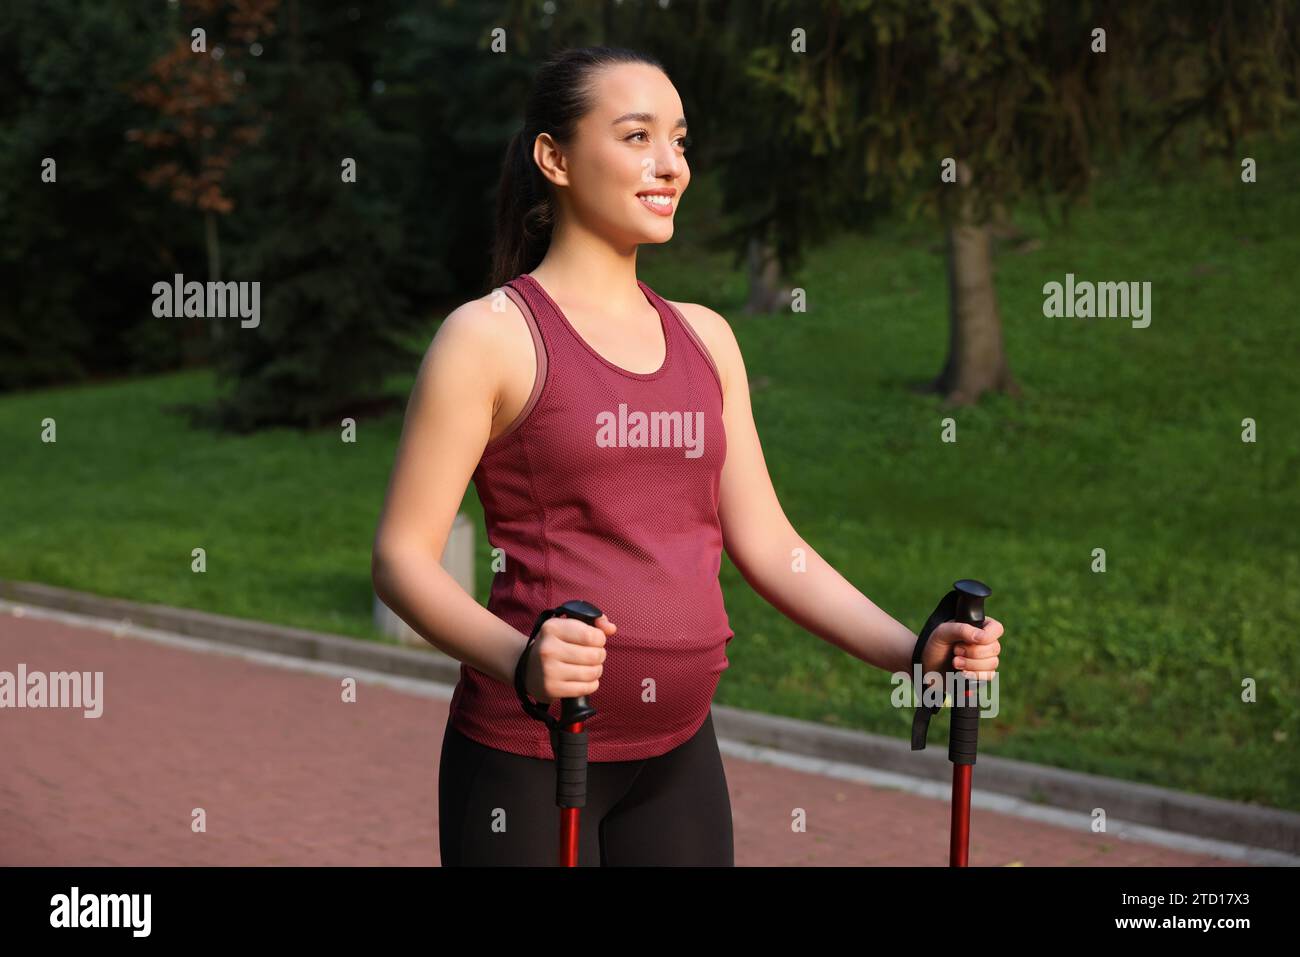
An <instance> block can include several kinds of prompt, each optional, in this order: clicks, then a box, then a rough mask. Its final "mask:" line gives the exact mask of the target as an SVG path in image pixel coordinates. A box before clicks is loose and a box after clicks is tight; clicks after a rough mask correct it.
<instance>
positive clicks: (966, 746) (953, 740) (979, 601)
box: [948, 578, 993, 764]
mask: <svg viewBox="0 0 1300 957" xmlns="http://www.w3.org/2000/svg"><path fill="white" fill-rule="evenodd" d="M952 587H953V589H954V590H955V591H956V592H957V611H956V614H955V615H954V617H953V621H960V622H965V623H966V624H968V625H974V626H975V627H976V628H983V627H984V599H985V598H988V597H989V595H991V594H993V590H992V589H991V588H989V586H988V585H986V584H984V583H983V582H981V581H976V580H975V579H973V578H963V579H961V580H960V581H958V582H954V583H953V586H952ZM983 683H984V682H983V681H981V680H965V681H964V687H965V699H966V700H965V701H957V700H954V701H953V707H952V721H951V723H950V725H949V727H948V760H949V761H951V762H952V763H953V764H974V763H975V752H976V750H977V749H978V748H979V737H980V705H979V691H980V687H981V686H982V685H983Z"/></svg>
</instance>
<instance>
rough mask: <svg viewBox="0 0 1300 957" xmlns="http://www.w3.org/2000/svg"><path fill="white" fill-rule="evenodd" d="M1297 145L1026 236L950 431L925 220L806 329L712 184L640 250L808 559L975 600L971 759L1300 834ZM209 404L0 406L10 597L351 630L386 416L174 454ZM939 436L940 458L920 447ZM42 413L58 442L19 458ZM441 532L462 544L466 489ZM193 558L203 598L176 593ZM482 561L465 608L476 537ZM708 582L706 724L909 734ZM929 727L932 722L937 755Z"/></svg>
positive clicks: (1001, 270) (890, 238)
mask: <svg viewBox="0 0 1300 957" xmlns="http://www.w3.org/2000/svg"><path fill="white" fill-rule="evenodd" d="M1287 149H1288V148H1284V147H1283V146H1261V147H1260V148H1259V149H1258V150H1257V151H1256V152H1255V153H1254V154H1253V155H1256V156H1257V158H1260V169H1261V182H1260V183H1258V184H1255V185H1251V186H1243V185H1242V184H1240V183H1239V182H1237V181H1236V179H1235V178H1234V175H1233V172H1232V170H1231V169H1227V170H1225V169H1224V168H1217V167H1216V168H1209V167H1206V168H1204V169H1202V170H1201V171H1200V172H1196V173H1193V174H1189V173H1185V172H1179V173H1174V174H1165V173H1155V172H1151V171H1145V170H1139V169H1135V168H1132V167H1129V168H1126V169H1123V170H1121V171H1119V172H1116V173H1114V174H1111V175H1109V176H1106V177H1103V178H1102V179H1101V180H1100V181H1099V183H1098V187H1097V189H1096V192H1095V194H1094V197H1093V201H1092V203H1091V205H1089V206H1087V207H1084V208H1080V209H1077V210H1076V211H1075V213H1074V214H1073V215H1072V217H1071V219H1070V222H1069V224H1068V226H1063V225H1061V224H1052V225H1047V224H1045V223H1043V222H1042V221H1041V220H1039V219H1037V218H1036V217H1035V216H1034V215H1032V213H1030V212H1026V213H1025V214H1024V215H1022V216H1020V217H1019V218H1018V222H1020V223H1021V225H1023V226H1025V227H1027V228H1029V229H1030V230H1031V231H1032V232H1033V233H1034V234H1035V235H1036V236H1037V237H1038V238H1039V239H1040V240H1041V241H1042V243H1041V246H1040V247H1038V248H1037V249H1035V250H1034V251H1032V252H1024V253H1017V252H1014V251H1011V250H1007V251H1004V252H1002V253H1001V254H1000V257H999V261H998V276H997V283H998V291H999V296H1000V303H1001V310H1002V317H1003V322H1004V324H1005V329H1006V339H1007V349H1008V353H1009V356H1010V361H1011V365H1012V369H1013V371H1014V372H1015V374H1016V376H1017V377H1018V379H1019V381H1020V382H1021V384H1022V386H1023V387H1024V390H1025V395H1024V397H1023V398H1022V399H1021V400H1019V401H1016V400H1011V399H1007V398H1002V397H994V398H991V399H987V400H986V401H984V402H983V403H982V404H981V405H979V406H978V407H977V408H972V409H965V410H960V411H956V412H948V411H945V410H943V409H942V408H941V407H940V404H939V400H938V399H937V398H936V397H930V396H921V395H917V394H915V393H913V392H912V391H910V390H909V388H908V385H909V383H911V382H913V381H915V380H919V379H922V378H925V377H928V376H930V375H932V374H933V373H934V372H935V371H936V370H937V369H938V368H939V366H940V364H941V363H942V360H943V357H944V350H945V347H946V342H947V330H946V312H945V310H946V307H947V295H948V293H947V289H946V286H945V282H944V269H943V260H942V258H941V256H940V255H939V254H938V253H937V252H935V246H936V244H937V243H938V242H939V240H940V238H941V237H940V234H939V233H938V231H937V229H936V227H935V226H933V225H932V224H929V223H926V222H923V221H918V222H915V223H901V222H900V223H891V224H889V225H888V226H884V227H880V228H877V229H873V230H871V231H870V232H869V233H867V234H866V235H853V236H848V235H846V236H841V237H838V238H835V239H833V240H830V241H828V242H827V244H826V245H824V246H823V247H822V248H820V249H818V250H816V251H815V252H814V254H813V255H811V256H810V263H809V265H808V266H807V268H805V269H804V270H803V272H802V273H801V275H800V276H799V277H798V285H800V286H802V287H803V288H805V289H806V290H807V292H808V297H809V302H810V310H809V312H807V313H806V314H800V315H773V316H762V317H744V316H742V315H741V313H740V311H739V304H740V303H741V302H742V301H743V294H744V289H743V279H742V278H741V277H740V276H739V275H737V274H736V273H735V272H733V271H732V270H731V269H730V267H729V263H728V261H727V260H725V259H724V258H722V257H718V256H711V255H709V254H707V253H705V252H702V251H701V250H700V249H699V248H698V247H697V246H695V245H692V238H691V237H692V234H693V233H694V232H696V231H698V230H699V229H700V228H702V227H703V226H704V224H705V223H706V222H707V202H706V200H707V192H705V191H704V190H703V189H701V190H700V191H699V192H698V194H697V195H698V196H699V197H700V199H699V201H697V204H696V206H695V207H694V208H692V207H691V206H690V204H689V203H688V204H687V209H685V210H684V211H683V216H685V217H686V218H685V219H684V220H683V221H682V222H681V223H680V224H679V237H680V239H675V240H674V243H673V244H671V245H670V246H669V247H666V248H664V249H646V250H643V251H642V267H643V268H642V276H643V278H644V279H645V280H646V281H647V282H648V283H650V285H652V286H653V287H654V288H655V289H656V290H657V291H659V292H660V293H661V294H663V295H665V296H667V297H668V298H671V299H677V300H687V301H697V302H704V303H707V304H709V305H711V306H712V307H714V308H716V309H717V310H719V311H720V312H721V313H722V314H723V315H726V316H727V317H728V318H729V319H730V321H731V322H732V325H733V327H734V328H735V330H736V333H737V336H738V337H739V339H740V342H741V346H742V348H743V350H744V354H745V357H746V362H747V364H748V367H749V372H750V376H751V378H752V379H754V380H756V382H757V386H756V389H755V392H754V397H753V401H754V407H755V415H756V418H757V422H758V425H759V431H760V435H761V437H762V440H763V444H764V451H765V454H766V456H767V460H768V463H769V466H770V468H771V470H772V477H773V480H774V482H775V485H776V488H777V491H778V493H779V495H780V498H781V501H782V504H783V506H784V508H785V510H786V513H787V514H788V515H789V517H790V519H791V521H792V522H794V524H795V526H796V528H797V529H798V530H799V532H800V533H801V534H802V535H803V536H804V537H805V538H806V539H807V540H808V541H809V542H810V543H811V544H812V545H813V546H814V547H815V548H817V549H818V550H819V551H820V552H821V553H822V554H823V555H824V556H825V557H826V558H827V560H829V561H830V562H831V563H832V564H833V565H834V566H835V567H836V568H838V569H839V570H840V571H841V572H842V573H843V574H844V575H845V577H846V578H848V579H849V580H850V581H852V582H853V583H854V584H855V585H856V586H857V587H859V588H860V589H861V590H862V591H863V592H864V593H866V594H867V595H868V596H870V597H871V598H872V599H873V600H874V601H875V602H876V603H877V604H879V605H880V606H881V607H883V608H884V609H885V610H887V611H888V612H890V613H891V614H893V615H894V616H895V617H897V618H899V619H900V620H901V621H903V622H904V623H906V624H907V625H908V626H909V627H911V628H913V629H915V628H918V627H920V625H921V623H922V621H923V620H924V618H925V616H926V615H927V614H928V613H929V611H930V610H931V608H932V607H933V605H934V603H935V602H936V601H937V600H938V598H939V597H940V596H941V594H942V593H943V592H944V591H946V590H947V588H948V587H950V585H951V583H952V581H953V580H954V579H956V578H959V577H964V576H971V577H978V578H981V579H983V580H984V581H986V582H988V583H989V584H990V585H991V586H992V588H993V596H992V598H991V599H990V600H989V604H988V611H989V614H991V615H992V616H994V617H996V618H998V619H999V620H1001V621H1002V622H1003V623H1004V625H1005V627H1006V635H1005V637H1004V639H1003V648H1004V652H1003V661H1002V667H1001V671H1002V680H1001V689H1000V690H1001V701H1000V706H1001V713H1000V714H999V715H998V717H997V718H996V719H994V720H991V721H987V722H985V723H984V725H983V730H982V740H981V744H982V751H983V752H984V753H988V754H998V755H1003V756H1007V757H1014V758H1021V759H1026V760H1032V761H1040V762H1045V763H1048V764H1054V765H1059V766H1062V767H1068V768H1073V769H1077V770H1081V771H1089V772H1094V773H1100V774H1109V775H1115V776H1118V777H1123V778H1128V779H1130V780H1135V781H1144V782H1150V783H1155V784H1162V785H1167V786H1171V787H1175V788H1181V789H1186V790H1192V791H1197V792H1201V793H1205V794H1210V795H1216V796H1220V797H1225V798H1233V799H1238V800H1247V801H1254V802H1258V803H1261V804H1267V805H1273V806H1278V807H1284V808H1290V809H1300V761H1297V758H1296V741H1297V738H1300V695H1298V692H1300V682H1298V681H1297V672H1298V671H1300V653H1297V643H1298V639H1300V559H1298V558H1297V555H1298V554H1300V547H1298V546H1300V529H1298V528H1297V508H1296V502H1297V500H1298V499H1300V496H1298V495H1297V482H1296V480H1295V475H1296V470H1297V465H1298V464H1300V441H1298V440H1297V435H1296V429H1295V418H1296V415H1297V413H1298V412H1300V401H1298V398H1300V397H1298V396H1297V388H1296V381H1297V375H1296V367H1297V360H1298V359H1300V355H1297V348H1296V333H1295V332H1294V323H1295V308H1296V304H1297V301H1298V300H1300V296H1298V293H1300V278H1298V277H1297V262H1300V238H1297V236H1296V233H1295V230H1294V228H1293V227H1294V224H1296V223H1298V222H1300V190H1297V189H1296V188H1295V184H1294V177H1293V176H1288V175H1287V174H1285V173H1284V172H1283V170H1284V169H1291V170H1294V162H1293V160H1290V159H1289V158H1288V151H1287ZM1195 168H1196V167H1194V166H1191V167H1184V169H1195ZM699 183H700V185H701V186H703V185H704V181H703V179H701V180H699ZM693 189H694V187H693ZM701 210H703V211H701ZM1067 272H1072V273H1074V274H1075V276H1076V278H1077V279H1081V280H1084V279H1086V280H1094V281H1101V280H1115V281H1119V280H1125V281H1127V280H1136V281H1143V280H1148V281H1150V282H1151V283H1152V284H1153V318H1152V322H1151V325H1150V327H1149V328H1147V329H1134V328H1132V327H1131V326H1130V324H1129V322H1128V321H1127V320H1081V319H1049V318H1045V317H1044V316H1043V315H1042V302H1043V293H1042V287H1043V284H1044V283H1045V282H1048V281H1051V280H1057V281H1064V278H1065V274H1066V273H1067ZM432 331H433V325H432V323H431V326H430V334H432ZM416 361H418V360H413V362H412V369H411V373H412V375H411V376H406V377H402V378H401V379H400V380H399V381H395V382H394V387H395V388H396V389H398V390H402V391H405V390H407V389H409V387H410V384H411V381H412V377H413V374H414V371H415V364H416ZM213 388H214V385H213V382H212V379H211V377H210V376H209V375H208V374H207V373H204V372H197V373H194V372H192V373H184V374H176V375H167V376H161V377H154V378H147V379H139V380H134V381H122V382H116V383H110V384H97V385H94V386H87V387H76V388H64V389H54V390H48V391H42V392H38V393H29V394H22V395H11V396H7V397H4V398H2V399H0V443H2V448H3V463H2V467H0V500H2V501H3V503H4V504H3V506H0V516H2V517H3V521H0V527H2V528H3V535H2V536H0V576H3V577H7V578H14V579H25V580H35V581H43V582H48V583H51V584H55V585H62V586H67V587H72V588H78V589H83V590H87V591H92V592H98V593H102V594H106V595H116V596H123V597H127V598H132V599H138V600H142V601H150V602H164V603H168V604H174V605H180V606H186V607H191V608H201V609H206V610H210V611H216V612H221V613H225V614H231V615H237V616H241V617H249V618H258V619H264V620H267V621H272V622H278V623H283V624H288V625H297V626H302V627H308V628H314V629H321V630H326V631H333V632H338V633H343V634H348V635H354V636H357V637H361V638H375V637H376V635H375V632H374V631H373V629H372V627H371V625H370V609H371V605H370V602H371V592H370V581H369V562H370V546H371V541H372V536H373V533H374V529H375V523H376V520H377V517H378V512H379V509H380V506H381V500H382V496H383V493H384V489H385V485H386V482H387V478H388V472H389V469H390V468H391V465H392V460H393V452H394V449H395V446H396V442H397V437H398V434H399V429H400V426H401V421H400V416H398V415H390V416H388V417H386V418H383V419H375V420H363V421H362V422H361V424H360V428H359V440H358V441H357V443H356V444H344V443H342V442H341V441H340V440H339V435H338V432H337V431H335V430H325V431H320V432H316V433H309V434H302V433H298V432H292V431H284V430H277V431H268V432H264V433H261V434H257V435H254V436H250V437H233V436H218V435H214V434H212V433H208V432H203V431H192V430H189V429H188V428H187V427H186V425H185V421H184V419H183V418H182V417H181V416H180V415H178V414H176V413H175V412H174V411H172V410H173V409H174V407H175V406H176V405H178V404H180V403H183V402H191V401H202V400H204V399H206V398H208V397H210V396H211V395H212V394H213ZM949 414H951V415H953V416H954V418H955V419H956V420H957V428H958V441H957V443H956V444H944V443H942V442H941V441H940V428H941V419H942V418H943V417H944V416H946V415H949ZM46 417H52V418H54V419H55V420H56V421H57V424H58V442H57V444H53V445H50V444H43V443H41V442H40V441H39V433H40V427H41V421H42V419H44V418H46ZM1246 417H1251V418H1254V419H1255V420H1256V422H1257V423H1258V434H1259V438H1258V441H1257V442H1256V443H1254V444H1246V443H1243V442H1242V441H1241V421H1242V419H1243V418H1246ZM464 508H465V510H466V511H467V512H469V513H470V514H471V515H472V516H473V517H474V519H475V520H476V522H478V523H479V527H480V530H481V527H482V513H481V509H480V508H479V506H478V503H477V501H476V499H475V496H474V491H473V488H472V487H471V488H470V489H469V490H468V491H467V496H466V501H465V505H464ZM196 546H202V547H203V548H205V549H206V550H207V563H208V565H207V573H206V574H202V575H198V574H194V573H192V572H191V571H190V553H191V549H193V548H195V547H196ZM478 547H479V556H480V563H479V569H480V570H481V573H480V576H479V580H478V593H479V598H480V600H483V601H486V598H487V593H488V585H489V574H488V572H487V569H488V567H489V564H488V546H487V542H486V541H485V540H484V539H483V537H482V535H481V534H480V535H479V540H478ZM1097 548H1104V549H1105V550H1106V563H1107V570H1106V572H1105V573H1104V574H1097V573H1094V572H1092V571H1091V563H1092V552H1093V550H1094V549H1097ZM723 585H724V588H725V592H726V598H727V606H728V610H729V613H730V616H731V623H732V626H733V627H734V629H735V631H736V638H735V640H734V641H733V642H732V643H731V645H730V648H729V654H730V658H731V664H732V667H731V668H730V670H729V671H728V672H727V673H726V675H725V676H724V678H723V681H722V684H721V686H720V689H719V692H718V696H717V700H718V701H719V702H721V703H724V704H729V705H736V706H740V707H746V708H753V709H757V710H760V711H766V712H772V713H777V714H783V715H790V716H794V717H798V718H805V719H810V720H814V721H821V722H826V723H829V724H834V725H838V726H842V727H848V728H860V729H865V730H870V731H876V732H883V733H886V734H892V735H895V736H897V737H900V738H905V737H906V736H907V733H908V728H909V724H910V712H906V711H898V710H895V709H893V708H891V707H890V705H889V692H890V690H891V688H890V683H889V678H888V676H887V675H885V674H884V673H882V672H878V671H875V670H873V669H870V668H868V667H867V666H865V665H863V664H862V663H860V662H858V661H857V660H856V659H853V658H851V657H849V656H848V655H846V654H844V653H843V652H841V651H839V650H838V649H837V648H834V647H832V646H831V645H829V644H828V643H826V642H823V641H820V640H819V639H817V638H816V637H815V636H813V635H810V634H808V633H807V632H804V631H802V630H801V629H799V628H798V627H797V626H795V625H794V624H793V623H792V622H790V621H789V620H787V619H785V618H784V617H783V616H781V615H780V614H779V613H778V612H776V611H775V610H774V609H773V608H772V607H771V606H769V605H767V604H766V603H765V602H764V601H763V600H762V599H761V598H760V597H759V596H758V595H757V594H756V593H754V592H753V591H752V590H751V589H750V588H749V586H748V585H747V584H746V583H745V582H744V580H743V579H742V578H741V577H740V575H739V574H738V572H737V571H736V570H735V568H734V567H733V566H732V565H731V564H730V563H729V562H726V561H724V564H723ZM1246 679H1253V681H1254V682H1255V684H1256V687H1257V691H1256V696H1257V700H1256V701H1254V702H1253V703H1245V702H1243V701H1242V700H1241V696H1242V685H1243V681H1245V680H1246ZM946 730H947V719H946V717H941V718H939V719H937V724H936V727H935V728H934V729H933V730H932V732H931V741H932V742H934V744H933V745H932V746H933V747H937V748H943V746H944V742H945V741H946Z"/></svg>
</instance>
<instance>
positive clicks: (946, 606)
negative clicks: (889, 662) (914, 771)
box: [912, 588, 957, 751]
mask: <svg viewBox="0 0 1300 957" xmlns="http://www.w3.org/2000/svg"><path fill="white" fill-rule="evenodd" d="M956 617H957V589H955V588H954V589H953V590H952V591H950V592H948V594H946V595H944V596H943V598H942V599H940V601H939V604H938V605H937V606H935V609H934V612H933V614H931V615H930V617H929V618H928V619H926V622H925V626H924V627H923V628H922V629H921V633H920V634H919V635H918V636H917V638H916V646H915V647H914V648H913V649H912V674H913V675H915V676H917V677H918V680H917V682H916V710H915V711H914V712H913V713H912V750H913V751H922V750H924V749H925V739H926V737H927V735H928V734H929V731H930V719H931V718H932V717H934V716H935V715H936V714H938V713H939V709H940V708H942V707H943V706H942V705H941V704H939V705H926V704H925V703H924V694H923V693H924V690H925V673H924V672H923V671H921V670H920V667H921V653H922V651H923V650H924V649H925V643H926V642H927V641H929V639H930V634H931V633H932V632H933V631H934V630H935V629H936V628H938V627H939V626H940V625H942V624H943V623H944V622H946V621H952V620H954V619H955V618H956Z"/></svg>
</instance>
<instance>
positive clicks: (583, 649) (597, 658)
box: [554, 641, 607, 667]
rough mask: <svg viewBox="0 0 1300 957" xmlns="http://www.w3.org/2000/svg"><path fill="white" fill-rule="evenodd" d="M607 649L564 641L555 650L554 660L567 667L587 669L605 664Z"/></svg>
mask: <svg viewBox="0 0 1300 957" xmlns="http://www.w3.org/2000/svg"><path fill="white" fill-rule="evenodd" d="M606 653H607V652H606V649H604V648H601V647H598V646H596V645H579V644H575V643H574V642H571V641H562V642H560V643H559V644H558V645H556V648H555V656H554V660H555V661H559V662H562V663H564V664H566V665H578V666H582V667H587V666H590V665H602V664H604V663H605V655H606Z"/></svg>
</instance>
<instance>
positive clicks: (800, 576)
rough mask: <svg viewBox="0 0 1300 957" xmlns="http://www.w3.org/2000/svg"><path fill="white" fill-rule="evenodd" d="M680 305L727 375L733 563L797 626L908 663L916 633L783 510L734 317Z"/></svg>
mask: <svg viewBox="0 0 1300 957" xmlns="http://www.w3.org/2000/svg"><path fill="white" fill-rule="evenodd" d="M678 305H679V307H680V308H682V309H683V311H684V312H686V314H687V315H688V316H689V317H690V318H691V320H692V322H693V323H694V324H695V327H696V330H697V331H698V332H699V333H700V336H701V338H702V339H704V341H705V342H706V344H707V345H708V346H709V349H710V352H711V353H712V354H713V357H714V360H715V362H716V364H717V366H718V373H719V377H720V378H721V379H722V384H723V425H724V427H725V428H726V432H727V458H726V462H725V464H724V465H723V469H722V480H721V493H720V504H719V509H718V514H719V518H720V519H721V522H722V536H723V543H724V545H725V547H726V549H727V555H728V556H729V557H730V558H731V561H732V563H733V564H734V565H735V566H736V568H737V569H739V571H740V573H741V574H742V575H743V576H744V577H745V580H746V581H747V582H749V584H750V586H751V587H752V588H753V589H754V591H756V592H758V593H759V594H760V595H762V596H763V598H764V599H765V600H766V601H767V602H769V603H770V604H771V605H772V606H773V607H775V608H776V609H777V610H778V611H780V612H781V613H782V614H784V615H785V616H786V617H788V618H789V619H791V620H792V621H794V622H795V623H796V624H798V625H799V626H800V627H802V628H804V629H806V630H807V631H810V632H812V633H813V634H815V635H817V636H819V637H820V638H823V639H824V640H826V641H829V642H830V643H831V644H833V645H836V646H837V647H839V648H842V649H843V650H844V651H846V652H848V653H849V654H851V655H853V656H855V657H857V658H860V659H861V660H863V661H866V662H868V663H870V664H872V665H875V666H876V667H878V668H883V669H885V670H887V671H890V672H893V671H910V670H911V666H912V649H913V647H914V646H915V644H916V638H917V636H916V634H915V633H914V632H912V631H911V630H909V629H908V628H907V627H906V626H904V625H903V624H901V623H900V622H898V621H896V620H895V619H893V618H891V617H890V616H889V615H888V614H886V613H885V612H884V611H882V610H881V609H880V608H878V607H877V606H876V605H875V604H874V603H873V602H872V601H871V599H869V598H868V597H867V596H866V595H864V594H862V592H860V591H858V589H856V588H854V587H853V585H852V584H851V583H849V582H848V581H847V580H846V579H845V578H844V576H842V575H841V574H840V573H839V572H837V571H836V570H835V569H834V568H832V567H831V566H830V565H829V564H828V563H827V562H826V561H825V560H824V559H823V558H822V557H821V555H819V554H818V553H817V550H816V549H814V548H813V547H812V546H811V545H809V544H808V543H807V542H806V541H804V539H803V538H802V537H801V536H800V535H799V533H798V532H796V531H795V530H794V527H793V526H792V525H791V524H790V521H789V519H787V518H786V515H785V511H784V510H783V509H782V508H781V503H780V502H779V501H778V500H777V497H776V491H775V489H773V487H772V480H771V477H770V476H769V475H768V471H767V462H766V461H765V459H764V458H763V449H762V446H761V445H760V443H759V440H758V432H757V430H756V429H755V427H754V417H753V412H752V409H751V408H750V399H749V380H748V377H747V375H746V372H745V363H744V360H743V358H742V357H741V354H740V346H739V345H738V343H737V342H736V338H735V335H734V334H733V333H732V331H731V327H730V325H728V324H727V322H726V320H724V319H723V318H722V317H721V316H720V315H718V314H717V313H716V312H714V311H713V310H711V309H707V308H705V307H703V306H699V305H694V304H689V303H687V304H678ZM687 310H689V312H687Z"/></svg>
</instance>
